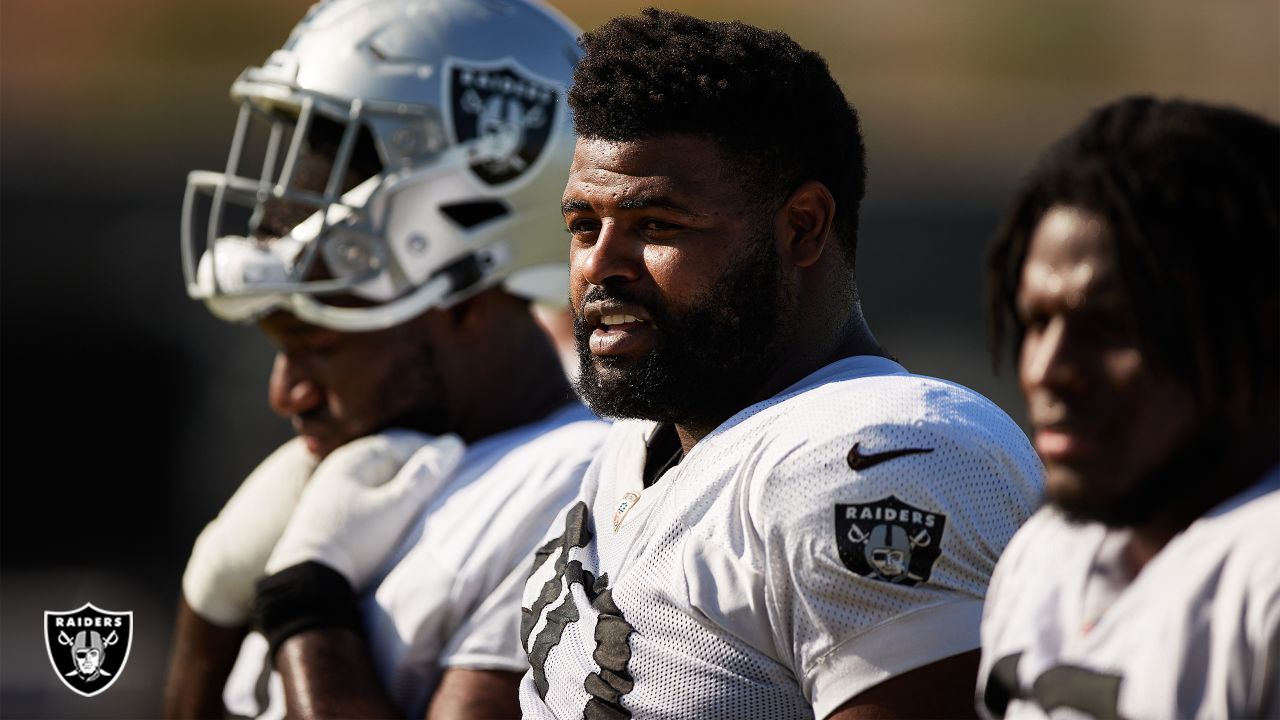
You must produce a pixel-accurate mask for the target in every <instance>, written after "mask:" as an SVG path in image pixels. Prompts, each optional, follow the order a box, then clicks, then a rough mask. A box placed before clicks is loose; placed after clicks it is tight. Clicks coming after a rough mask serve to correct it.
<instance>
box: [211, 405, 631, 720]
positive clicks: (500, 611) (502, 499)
mask: <svg viewBox="0 0 1280 720" xmlns="http://www.w3.org/2000/svg"><path fill="white" fill-rule="evenodd" d="M607 429H608V425H607V423H604V422H602V421H600V420H599V419H597V418H596V417H595V416H594V415H592V414H591V413H590V411H588V410H587V409H586V408H584V407H583V406H582V405H579V404H576V403H575V404H573V405H571V406H567V407H565V408H562V409H560V410H557V411H556V412H554V413H552V414H551V415H549V416H547V417H546V418H544V419H542V420H540V421H537V422H534V423H530V424H528V425H524V426H521V427H519V428H516V429H513V430H510V431H507V432H504V433H500V434H498V435H495V436H492V437H489V438H485V439H484V440H481V441H479V442H477V443H474V444H473V445H470V446H468V448H467V452H466V454H465V455H464V456H463V459H462V463H461V464H460V465H459V466H458V468H457V469H456V470H455V472H454V474H453V476H452V478H450V480H449V481H448V482H447V483H444V484H443V485H442V486H441V489H440V490H439V492H437V493H436V494H435V495H434V496H432V497H431V498H429V499H428V500H427V501H426V503H425V504H424V505H423V508H422V510H421V512H420V513H419V515H418V517H417V520H416V521H415V523H414V524H413V525H411V526H410V528H409V530H408V531H407V532H406V534H405V537H404V538H403V539H402V540H401V542H400V545H399V546H398V547H397V549H396V550H395V551H394V553H393V554H392V556H391V557H390V559H389V560H388V562H387V564H386V566H385V569H384V570H383V571H382V572H381V573H380V574H379V576H378V577H377V578H375V580H374V582H373V583H372V584H371V585H370V589H369V590H367V591H365V592H364V593H363V595H362V596H361V597H360V614H361V619H362V621H363V624H364V630H365V634H366V637H367V640H368V645H369V648H370V651H371V654H372V656H373V660H374V665H375V667H376V670H377V672H378V675H379V677H380V678H381V679H382V682H383V686H384V687H385V688H386V689H387V691H388V693H389V696H390V697H391V699H392V700H393V701H394V702H395V704H396V705H397V706H398V707H399V708H400V709H401V710H403V711H404V712H405V714H406V715H407V716H408V717H423V716H424V714H425V711H426V706H427V702H428V700H429V699H430V697H431V695H432V693H434V691H435V688H436V685H437V683H438V682H439V680H440V676H441V674H442V673H443V671H444V669H446V668H449V667H462V668H471V669H488V670H507V671H512V672H522V671H524V670H525V669H526V668H527V667H528V662H527V658H526V656H525V653H524V650H523V649H522V648H521V646H520V643H519V636H518V629H519V618H520V592H521V590H522V587H523V583H524V579H525V577H526V576H527V575H528V558H529V557H530V556H531V555H532V553H533V551H534V549H535V548H536V547H537V544H538V542H539V541H540V540H541V539H542V536H543V535H544V534H545V532H546V528H547V527H548V525H549V524H550V523H551V520H552V518H553V517H555V515H556V513H557V512H558V511H560V510H561V509H562V508H563V507H564V506H565V505H566V504H567V503H568V502H569V501H570V500H572V498H573V496H574V494H575V493H576V492H577V491H578V488H579V483H580V481H581V478H582V475H583V472H584V471H585V470H586V467H587V465H588V463H589V462H590V461H591V459H592V457H594V455H595V454H596V453H597V452H598V450H599V448H600V445H601V443H602V441H603V439H604V436H605V433H606V432H607ZM266 650H267V644H266V639H265V638H263V637H262V636H261V635H260V634H258V633H251V634H250V635H249V636H248V637H247V638H246V639H245V641H244V643H243V645H242V647H241V650H240V654H239V656H238V658H237V660H236V665H235V667H234V669H233V670H232V673H231V676H230V678H229V679H228V681H227V685H226V687H225V690H224V693H223V700H224V703H225V705H226V708H227V711H228V712H229V713H231V714H233V715H240V716H249V717H269V718H270V717H283V716H284V693H283V683H282V682H281V680H280V677H279V674H278V673H275V672H271V671H270V669H269V668H268V667H267V664H266Z"/></svg>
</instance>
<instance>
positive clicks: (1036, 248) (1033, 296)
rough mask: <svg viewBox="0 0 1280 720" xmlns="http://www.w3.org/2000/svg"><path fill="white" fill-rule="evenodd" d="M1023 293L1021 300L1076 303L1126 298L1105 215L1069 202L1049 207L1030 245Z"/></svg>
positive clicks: (1036, 228)
mask: <svg viewBox="0 0 1280 720" xmlns="http://www.w3.org/2000/svg"><path fill="white" fill-rule="evenodd" d="M1018 298H1019V303H1020V304H1027V303H1052V302H1054V301H1057V300H1062V301H1071V303H1070V304H1075V303H1077V302H1079V301H1080V300H1082V299H1084V298H1089V299H1091V300H1093V301H1095V302H1104V301H1105V302H1106V303H1107V304H1116V303H1123V301H1124V287H1123V282H1122V279H1121V276H1120V269H1119V265H1118V263H1117V260H1116V254H1115V246H1114V242H1113V238H1112V234H1111V229H1110V226H1109V224H1108V223H1107V222H1106V220H1105V219H1104V218H1103V217H1102V216H1100V215H1098V214H1097V213H1094V212H1092V211H1089V210H1085V209H1082V208H1078V207H1071V206H1065V205H1060V206H1055V207H1052V208H1050V209H1049V210H1048V211H1047V212H1045V213H1044V215H1043V216H1041V218H1040V221H1039V222H1038V223H1037V224H1036V227H1035V229H1034V231H1033V232H1032V235H1031V240H1030V243H1029V244H1028V246H1027V254H1026V258H1025V260H1024V261H1023V264H1022V273H1021V279H1020V282H1019V284H1018Z"/></svg>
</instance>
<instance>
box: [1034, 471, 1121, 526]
mask: <svg viewBox="0 0 1280 720" xmlns="http://www.w3.org/2000/svg"><path fill="white" fill-rule="evenodd" d="M1103 478H1104V476H1102V475H1100V474H1099V473H1098V472H1096V470H1095V469H1093V468H1090V467H1088V466H1086V465H1083V464H1080V463H1063V462H1053V461H1046V462H1045V481H1044V495H1045V500H1046V501H1047V502H1049V503H1050V504H1051V505H1053V506H1054V507H1056V508H1058V509H1059V510H1061V511H1062V512H1064V513H1066V515H1067V516H1068V517H1070V518H1071V519H1072V520H1075V521H1078V522H1094V521H1098V520H1101V519H1103V518H1105V517H1106V516H1107V508H1108V506H1109V505H1110V503H1111V502H1112V500H1113V498H1112V493H1110V492H1108V488H1107V487H1105V486H1104V485H1103V483H1104V482H1105V480H1104V479H1103Z"/></svg>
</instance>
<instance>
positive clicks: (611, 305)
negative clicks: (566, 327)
mask: <svg viewBox="0 0 1280 720" xmlns="http://www.w3.org/2000/svg"><path fill="white" fill-rule="evenodd" d="M582 317H583V320H585V321H586V324H587V327H590V328H592V331H591V338H590V341H589V343H588V347H590V349H591V354H592V355H595V356H597V357H616V356H619V355H627V354H630V353H636V352H642V351H643V350H645V349H646V348H648V347H650V346H652V345H653V334H654V325H653V320H652V318H650V316H649V313H648V312H647V311H645V309H644V308H643V307H641V306H639V305H635V304H631V303H620V302H614V301H609V300H605V301H601V302H592V303H587V305H586V306H585V307H583V309H582Z"/></svg>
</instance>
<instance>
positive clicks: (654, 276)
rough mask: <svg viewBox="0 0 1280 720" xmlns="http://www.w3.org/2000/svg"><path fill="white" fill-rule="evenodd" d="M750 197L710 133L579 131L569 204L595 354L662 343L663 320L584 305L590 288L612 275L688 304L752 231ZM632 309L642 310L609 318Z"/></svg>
mask: <svg viewBox="0 0 1280 720" xmlns="http://www.w3.org/2000/svg"><path fill="white" fill-rule="evenodd" d="M741 206H742V200H741V198H740V197H739V191H738V190H737V188H736V187H734V186H733V184H731V183H727V182H724V181H723V180H722V179H721V177H720V159H719V157H718V154H717V153H715V151H714V149H713V148H712V147H711V146H710V145H709V144H708V143H706V142H705V141H700V140H695V139H693V138H687V137H678V138H666V139H664V140H662V141H661V142H659V141H656V140H655V141H637V142H628V143H614V142H608V141H604V140H599V139H584V140H582V141H580V142H579V143H578V146H577V151H576V152H575V153H574V158H573V166H572V168H571V169H570V175H569V184H568V187H566V188H565V193H564V203H563V209H564V218H565V225H566V226H567V227H568V229H569V232H570V233H571V234H572V236H573V241H572V243H571V244H570V246H569V248H570V249H569V264H570V268H571V273H572V275H571V280H570V296H571V299H572V301H573V307H574V309H575V311H577V312H578V313H579V314H580V315H582V316H583V317H585V318H586V320H587V322H588V323H589V324H591V325H594V326H596V329H595V331H594V332H593V333H592V335H591V352H592V354H593V355H595V356H596V357H613V358H617V359H621V360H627V359H634V358H638V357H640V356H641V355H643V354H644V353H645V352H648V351H649V350H651V349H652V348H653V342H654V337H653V331H654V328H653V326H652V323H651V320H652V319H651V318H650V317H649V314H648V313H647V312H646V311H645V308H643V307H640V306H636V305H629V304H620V303H613V302H606V303H600V302H593V303H590V304H585V305H584V303H583V296H584V295H585V294H586V291H587V289H588V288H590V287H591V286H592V285H601V284H603V283H604V281H605V280H606V279H610V278H613V279H615V280H616V281H621V282H622V283H626V284H627V285H628V287H629V289H632V290H633V291H634V292H636V293H641V294H644V295H646V296H649V297H652V296H655V295H657V296H660V297H661V298H662V300H663V301H665V302H666V303H668V304H670V305H674V306H681V305H684V304H687V303H688V302H689V301H691V300H693V299H694V298H696V297H697V296H698V295H699V294H700V293H701V291H702V289H703V288H704V287H705V283H706V280H707V279H708V278H713V277H717V276H718V275H719V274H721V273H722V272H723V271H724V270H725V268H726V267H727V265H728V264H729V262H730V261H731V260H732V257H733V253H734V251H736V250H740V249H741V248H742V247H743V242H744V241H746V240H747V239H748V238H750V237H751V231H752V230H753V229H754V227H753V224H752V222H751V220H752V219H751V218H746V217H743V216H742V214H741V213H739V212H737V211H736V210H737V208H739V207H741ZM628 315H629V316H632V317H633V318H635V319H634V320H628V321H627V322H619V323H610V324H607V325H606V324H605V323H604V322H603V318H605V317H606V316H608V317H618V316H628ZM597 366H598V367H602V366H600V364H599V363H597ZM602 371H604V372H607V369H605V368H603V367H602Z"/></svg>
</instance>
